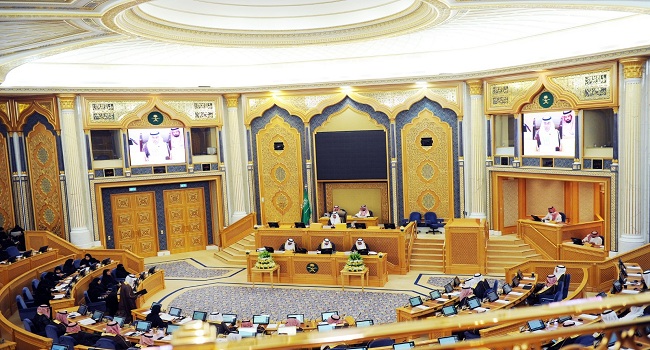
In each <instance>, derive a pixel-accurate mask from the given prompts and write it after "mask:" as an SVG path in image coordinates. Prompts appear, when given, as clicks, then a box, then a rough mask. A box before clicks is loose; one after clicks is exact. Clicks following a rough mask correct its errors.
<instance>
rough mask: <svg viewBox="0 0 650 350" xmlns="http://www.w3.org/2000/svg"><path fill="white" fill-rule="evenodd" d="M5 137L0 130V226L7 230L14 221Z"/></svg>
mask: <svg viewBox="0 0 650 350" xmlns="http://www.w3.org/2000/svg"><path fill="white" fill-rule="evenodd" d="M7 141H8V140H7V138H6V137H5V134H3V133H2V132H0V227H4V228H5V229H7V230H9V229H11V228H13V227H14V225H16V223H15V222H14V205H13V196H12V194H11V171H10V169H9V149H8V147H7V145H8V143H7Z"/></svg>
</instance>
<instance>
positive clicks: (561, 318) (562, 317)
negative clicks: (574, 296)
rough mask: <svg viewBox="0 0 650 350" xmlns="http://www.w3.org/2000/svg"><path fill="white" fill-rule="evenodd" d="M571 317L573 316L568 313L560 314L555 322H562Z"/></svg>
mask: <svg viewBox="0 0 650 350" xmlns="http://www.w3.org/2000/svg"><path fill="white" fill-rule="evenodd" d="M572 318H573V317H571V316H570V315H566V316H560V317H558V318H557V323H564V321H568V320H570V319H572Z"/></svg>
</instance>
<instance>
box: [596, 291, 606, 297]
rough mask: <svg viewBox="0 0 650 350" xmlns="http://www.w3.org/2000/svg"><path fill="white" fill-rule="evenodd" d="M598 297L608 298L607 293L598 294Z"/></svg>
mask: <svg viewBox="0 0 650 350" xmlns="http://www.w3.org/2000/svg"><path fill="white" fill-rule="evenodd" d="M596 296H597V297H601V298H607V293H605V292H600V293H598V294H596Z"/></svg>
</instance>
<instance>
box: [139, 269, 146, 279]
mask: <svg viewBox="0 0 650 350" xmlns="http://www.w3.org/2000/svg"><path fill="white" fill-rule="evenodd" d="M145 278H147V272H146V271H142V272H140V277H139V279H140V280H144V279H145Z"/></svg>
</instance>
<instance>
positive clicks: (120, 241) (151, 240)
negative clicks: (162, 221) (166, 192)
mask: <svg viewBox="0 0 650 350" xmlns="http://www.w3.org/2000/svg"><path fill="white" fill-rule="evenodd" d="M110 199H111V208H112V217H113V233H114V235H115V248H117V249H128V250H130V251H131V252H133V253H135V254H137V255H139V256H142V257H149V256H156V254H157V252H158V244H157V239H156V238H157V237H156V233H157V232H158V226H157V224H156V201H155V198H154V193H153V192H141V193H123V194H114V195H111V196H110Z"/></svg>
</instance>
